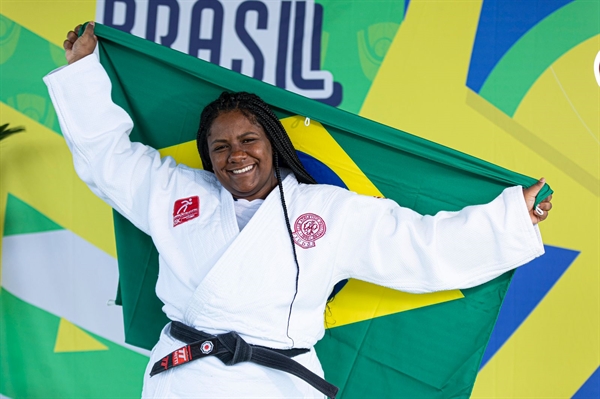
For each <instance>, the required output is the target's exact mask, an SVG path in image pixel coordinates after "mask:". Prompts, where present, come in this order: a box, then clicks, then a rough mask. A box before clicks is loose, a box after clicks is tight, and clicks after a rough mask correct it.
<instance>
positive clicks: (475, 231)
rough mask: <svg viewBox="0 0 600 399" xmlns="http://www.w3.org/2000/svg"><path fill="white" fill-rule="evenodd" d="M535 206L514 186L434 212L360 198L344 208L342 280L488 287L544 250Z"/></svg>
mask: <svg viewBox="0 0 600 399" xmlns="http://www.w3.org/2000/svg"><path fill="white" fill-rule="evenodd" d="M542 185H543V184H542ZM540 188H541V186H539V187H536V188H535V189H533V190H537V191H539V189H540ZM537 191H536V192H537ZM526 192H527V194H531V191H526ZM534 196H535V195H534ZM548 204H549V202H548V203H545V204H544V205H543V208H546V210H545V215H546V216H547V211H548V210H549V207H548ZM532 209H533V202H531V205H528V204H527V202H526V195H524V192H523V189H522V188H521V187H511V188H507V189H506V190H504V191H503V193H502V194H501V195H500V196H498V197H497V198H496V199H495V200H493V201H492V202H490V203H489V204H485V205H477V206H469V207H466V208H464V209H463V210H461V211H459V212H439V213H438V214H436V215H435V216H422V215H420V214H418V213H416V212H414V211H412V210H410V209H407V208H402V207H400V206H398V205H397V204H396V203H395V202H393V201H391V200H378V199H374V198H369V197H358V196H357V198H356V199H354V200H351V201H350V202H349V203H348V204H347V207H346V209H345V211H347V212H348V214H349V215H351V216H349V217H347V218H346V220H347V222H346V225H345V226H344V228H345V230H344V234H345V240H344V241H343V243H340V245H341V247H340V250H338V255H337V259H336V268H337V269H338V270H339V271H340V272H341V273H340V275H338V276H337V277H338V278H339V277H354V278H357V279H361V280H365V281H369V282H372V283H375V284H379V285H383V286H387V287H390V288H395V289H398V290H402V291H406V292H414V293H424V292H432V291H443V290H448V289H456V288H469V287H473V286H476V285H479V284H482V283H484V282H486V281H489V280H491V279H493V278H495V277H497V276H498V275H500V274H502V273H504V272H506V271H508V270H511V269H514V268H515V267H517V266H520V265H522V264H524V263H527V262H529V261H530V260H532V259H534V258H536V257H538V256H540V255H542V254H543V253H544V248H543V244H542V241H541V236H540V234H539V230H538V228H537V226H535V225H534V224H533V223H532V218H531V217H530V216H531V211H532ZM544 218H545V217H544Z"/></svg>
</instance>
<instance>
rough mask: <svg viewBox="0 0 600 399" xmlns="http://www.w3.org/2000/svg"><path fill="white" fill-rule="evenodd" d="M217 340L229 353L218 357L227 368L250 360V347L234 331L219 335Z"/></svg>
mask: <svg viewBox="0 0 600 399" xmlns="http://www.w3.org/2000/svg"><path fill="white" fill-rule="evenodd" d="M217 339H218V340H219V342H220V343H221V344H222V345H223V346H224V347H225V348H227V350H228V351H229V353H227V354H226V355H225V356H222V357H221V356H219V357H221V361H223V363H225V364H226V365H227V366H233V365H234V364H238V363H242V362H247V361H250V359H251V358H252V347H251V346H250V344H248V343H247V342H246V341H244V340H243V339H242V337H240V336H239V335H238V333H236V332H235V331H231V332H228V333H226V334H219V335H217Z"/></svg>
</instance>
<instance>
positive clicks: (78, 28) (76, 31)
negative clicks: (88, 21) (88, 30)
mask: <svg viewBox="0 0 600 399" xmlns="http://www.w3.org/2000/svg"><path fill="white" fill-rule="evenodd" d="M80 30H81V24H79V25H77V26H76V27H74V28H73V32H75V34H76V35H77V36H79V31H80Z"/></svg>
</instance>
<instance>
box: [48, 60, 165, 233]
mask: <svg viewBox="0 0 600 399" xmlns="http://www.w3.org/2000/svg"><path fill="white" fill-rule="evenodd" d="M44 82H45V83H46V85H47V86H48V91H49V93H50V98H51V99H52V103H53V104H54V108H55V109H56V113H57V115H58V119H59V122H60V127H61V130H62V133H63V135H64V137H65V140H66V142H67V145H68V146H69V148H70V150H71V152H72V153H73V160H74V164H75V170H76V172H77V174H78V175H79V177H80V178H81V179H82V180H83V181H84V182H85V183H86V184H87V185H88V186H89V187H90V189H91V190H92V191H93V192H94V193H95V194H96V195H98V196H99V197H100V198H102V199H103V200H105V201H106V202H107V203H108V204H109V205H111V206H112V207H113V208H114V209H116V210H117V211H118V212H119V213H121V214H122V215H123V216H125V217H126V218H127V219H129V220H130V221H131V222H132V223H133V224H134V225H135V226H136V227H138V228H139V229H141V230H142V231H144V232H146V233H148V231H149V226H148V210H149V206H150V204H149V202H150V198H151V197H152V194H153V191H156V190H160V189H161V188H162V189H166V188H167V186H168V185H169V180H170V177H171V175H172V173H174V171H175V166H176V165H175V162H174V160H173V159H172V158H165V159H164V160H161V158H160V154H159V153H158V152H157V151H156V150H155V149H153V148H151V147H148V146H145V145H143V144H141V143H132V142H131V141H130V140H129V133H130V132H131V130H132V128H133V122H132V120H131V118H130V117H129V115H128V114H127V113H126V112H125V111H124V110H123V109H122V108H120V107H119V106H117V105H116V104H114V103H113V101H112V99H111V82H110V79H109V78H108V75H107V74H106V72H105V71H104V68H103V67H102V66H101V65H100V63H99V61H98V58H97V56H96V55H95V54H91V55H89V56H87V57H85V58H83V59H81V60H79V61H77V62H75V63H73V64H71V65H69V66H67V67H63V68H61V69H59V70H56V71H54V72H52V73H50V74H48V75H47V76H45V77H44Z"/></svg>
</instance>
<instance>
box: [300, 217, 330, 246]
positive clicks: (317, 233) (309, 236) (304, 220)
mask: <svg viewBox="0 0 600 399" xmlns="http://www.w3.org/2000/svg"><path fill="white" fill-rule="evenodd" d="M326 230H327V228H326V226H325V221H324V220H323V218H322V217H321V216H319V215H315V214H314V213H305V214H304V215H301V216H300V217H298V219H296V222H295V223H294V232H293V234H292V236H293V237H294V242H295V243H296V244H298V245H300V246H301V247H302V248H304V249H308V248H312V247H314V246H315V241H317V240H318V239H319V238H321V237H323V236H324V235H325V231H326Z"/></svg>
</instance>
